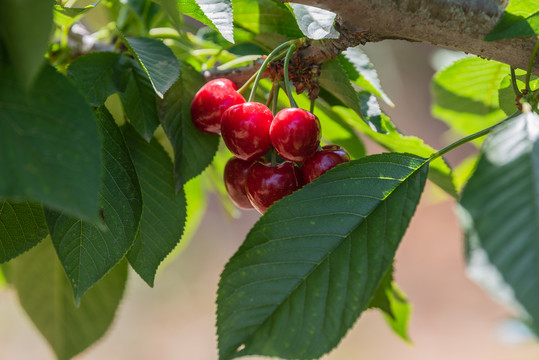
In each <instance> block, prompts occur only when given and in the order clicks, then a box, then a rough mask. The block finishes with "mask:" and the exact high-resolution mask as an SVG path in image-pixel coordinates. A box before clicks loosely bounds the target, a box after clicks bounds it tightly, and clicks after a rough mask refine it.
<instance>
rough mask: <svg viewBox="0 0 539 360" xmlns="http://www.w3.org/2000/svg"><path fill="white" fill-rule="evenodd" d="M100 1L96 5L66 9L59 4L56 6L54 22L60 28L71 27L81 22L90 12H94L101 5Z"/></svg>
mask: <svg viewBox="0 0 539 360" xmlns="http://www.w3.org/2000/svg"><path fill="white" fill-rule="evenodd" d="M100 1H101V0H98V1H97V2H95V3H94V4H90V5H86V6H84V7H80V8H79V7H65V6H62V5H59V4H54V22H55V23H56V25H58V26H71V25H72V24H74V23H76V22H77V21H79V20H80V19H81V18H82V17H83V16H84V15H86V13H88V11H90V10H92V9H93V8H95V7H96V6H97V4H99V2H100Z"/></svg>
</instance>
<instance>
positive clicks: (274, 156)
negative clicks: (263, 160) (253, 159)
mask: <svg viewBox="0 0 539 360" xmlns="http://www.w3.org/2000/svg"><path fill="white" fill-rule="evenodd" d="M276 165H277V151H275V148H274V147H272V148H271V167H275V166H276Z"/></svg>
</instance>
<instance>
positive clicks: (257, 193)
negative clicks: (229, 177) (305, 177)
mask: <svg viewBox="0 0 539 360" xmlns="http://www.w3.org/2000/svg"><path fill="white" fill-rule="evenodd" d="M301 186H302V181H301V171H300V170H299V168H298V167H297V165H296V164H294V163H293V162H290V161H285V162H283V163H281V164H278V165H276V166H275V167H272V166H271V164H269V163H261V162H255V163H254V164H253V165H251V167H250V168H249V172H248V173H247V196H249V200H251V204H253V206H254V207H255V209H257V210H258V212H259V213H261V214H264V213H265V212H266V210H267V209H268V208H269V207H270V206H271V205H272V204H273V203H274V202H275V201H277V200H280V199H282V198H283V197H285V196H286V195H290V194H291V193H293V192H294V191H296V190H297V189H299V188H300V187H301Z"/></svg>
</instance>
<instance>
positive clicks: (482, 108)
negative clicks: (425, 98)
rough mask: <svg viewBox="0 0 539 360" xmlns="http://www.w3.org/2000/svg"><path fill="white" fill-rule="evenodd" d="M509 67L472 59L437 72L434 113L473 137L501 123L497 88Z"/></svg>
mask: <svg viewBox="0 0 539 360" xmlns="http://www.w3.org/2000/svg"><path fill="white" fill-rule="evenodd" d="M508 73H509V65H505V64H502V63H499V62H496V61H489V60H483V59H480V58H477V57H469V58H465V59H462V60H458V61H456V62H455V63H453V64H452V65H451V66H449V67H447V68H445V69H444V70H442V71H440V72H438V73H437V74H436V75H435V76H434V79H433V83H432V94H433V99H434V102H433V103H434V105H433V107H432V114H433V116H435V117H436V118H438V119H440V120H442V121H444V122H445V123H447V125H449V126H450V127H451V129H452V130H453V131H455V132H456V133H458V134H459V135H470V134H473V133H476V132H478V131H480V130H483V129H485V128H487V127H489V126H491V125H494V124H496V123H498V122H499V121H501V120H503V119H504V118H505V114H504V112H503V111H502V110H500V108H499V107H498V86H499V84H500V82H501V81H502V79H503V77H504V76H505V75H506V74H508Z"/></svg>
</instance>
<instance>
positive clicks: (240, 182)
mask: <svg viewBox="0 0 539 360" xmlns="http://www.w3.org/2000/svg"><path fill="white" fill-rule="evenodd" d="M251 165H253V162H252V161H245V160H241V159H238V158H236V157H232V158H230V160H228V162H227V163H226V165H225V170H224V172H223V176H224V180H225V187H226V190H227V192H228V196H230V199H231V200H232V202H233V203H234V204H236V206H237V207H239V208H241V209H252V208H253V204H251V201H250V200H249V198H248V197H247V171H248V170H249V167H250V166H251Z"/></svg>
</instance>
